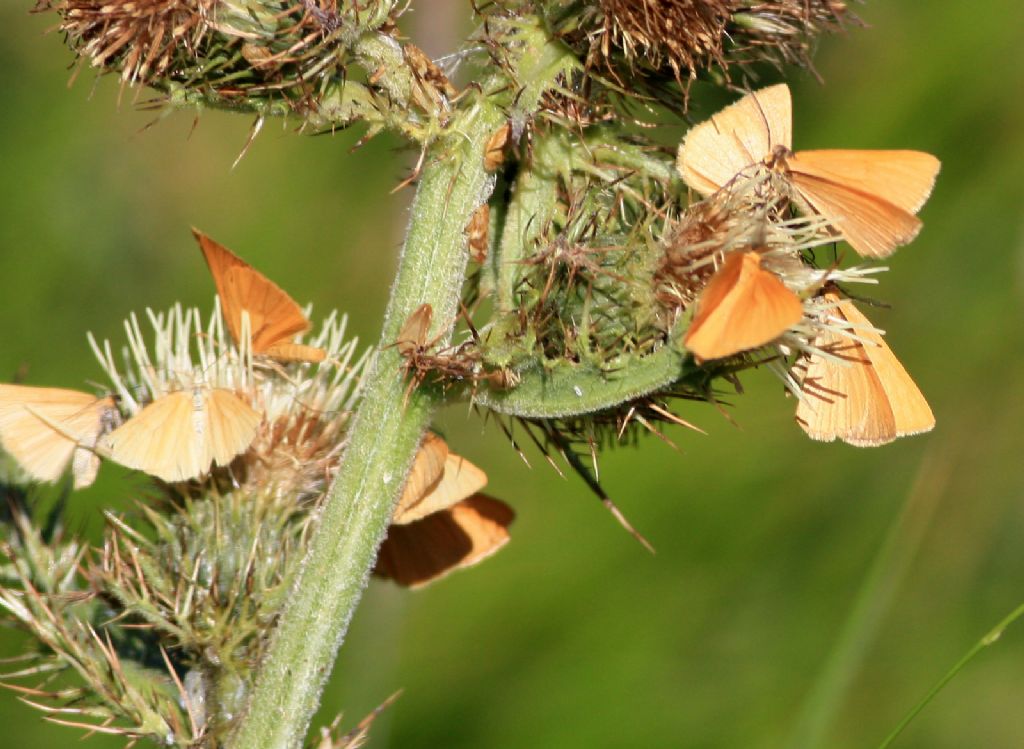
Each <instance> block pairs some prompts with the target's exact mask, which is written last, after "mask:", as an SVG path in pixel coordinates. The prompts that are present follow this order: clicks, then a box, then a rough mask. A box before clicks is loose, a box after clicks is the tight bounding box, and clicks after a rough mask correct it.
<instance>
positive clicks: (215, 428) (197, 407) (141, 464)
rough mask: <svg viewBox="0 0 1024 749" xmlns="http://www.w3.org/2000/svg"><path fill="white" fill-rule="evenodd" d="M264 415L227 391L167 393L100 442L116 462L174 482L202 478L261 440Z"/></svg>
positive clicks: (199, 389)
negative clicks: (211, 467)
mask: <svg viewBox="0 0 1024 749" xmlns="http://www.w3.org/2000/svg"><path fill="white" fill-rule="evenodd" d="M260 420H261V417H260V415H259V414H258V413H257V412H256V411H254V410H253V409H252V407H250V406H249V405H248V404H247V403H246V402H245V401H243V400H242V399H241V398H239V397H238V396H237V395H235V394H234V393H233V392H231V391H230V390H226V389H224V388H209V387H195V388H192V389H189V390H178V391H175V392H173V393H169V394H167V395H163V396H161V397H159V398H157V399H156V400H154V401H153V402H152V403H150V404H148V405H147V406H146V407H145V408H143V409H142V410H141V411H139V412H138V413H137V414H136V415H135V416H133V417H132V418H130V419H128V421H126V422H125V423H124V424H122V425H121V426H120V427H118V428H117V429H115V430H114V431H113V432H111V433H110V434H108V435H106V436H105V437H103V438H102V439H101V440H100V443H99V447H100V449H101V450H102V451H103V453H104V454H105V455H106V456H108V457H109V458H110V459H111V460H114V461H116V462H118V463H121V464H122V465H125V466H128V467H129V468H135V469H137V470H140V471H143V472H144V473H148V474H150V475H152V476H156V477H157V478H160V479H163V480H164V481H167V482H170V483H175V482H178V481H188V480H189V479H194V478H198V477H199V476H201V475H203V474H204V473H206V472H208V471H209V470H210V465H211V463H216V464H217V465H219V466H226V465H228V464H229V463H230V462H231V461H232V460H233V459H234V458H235V456H236V455H238V454H239V453H242V452H244V451H245V449H246V448H248V447H249V445H250V444H252V441H253V440H254V439H255V438H256V432H257V430H258V428H259V425H260Z"/></svg>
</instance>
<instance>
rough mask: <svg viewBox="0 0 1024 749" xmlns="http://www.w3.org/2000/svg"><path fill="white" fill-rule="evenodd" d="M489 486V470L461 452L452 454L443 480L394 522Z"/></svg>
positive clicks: (432, 510)
mask: <svg viewBox="0 0 1024 749" xmlns="http://www.w3.org/2000/svg"><path fill="white" fill-rule="evenodd" d="M486 485H487V474H486V473H484V472H483V471H482V470H481V469H480V468H478V467H476V466H475V465H473V464H472V463H470V462H469V461H468V460H466V459H465V458H463V457H462V456H461V455H455V454H454V453H448V455H447V457H446V458H445V461H444V471H443V472H442V475H441V479H440V481H438V482H437V484H436V485H435V486H434V488H433V489H431V490H430V491H429V492H427V494H426V496H424V497H423V499H421V500H420V501H419V502H418V503H416V504H415V505H413V506H412V507H410V508H409V509H408V510H406V511H405V512H404V513H403V514H402V517H401V519H400V520H399V519H397V518H396V519H395V520H394V522H399V523H403V524H405V523H410V522H413V521H415V520H419V519H420V518H423V517H426V516H427V515H430V514H432V513H435V512H438V511H439V510H443V509H446V508H448V507H451V506H452V505H454V504H455V503H457V502H461V501H462V500H464V499H465V498H466V497H469V496H472V495H473V494H476V493H477V492H478V491H480V490H481V489H483V488H484V487H485V486H486Z"/></svg>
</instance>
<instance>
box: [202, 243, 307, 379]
mask: <svg viewBox="0 0 1024 749" xmlns="http://www.w3.org/2000/svg"><path fill="white" fill-rule="evenodd" d="M192 233H193V234H194V235H195V238H196V241H198V242H199V248H200V249H201V250H202V251H203V257H205V258H206V264H207V265H208V266H209V267H210V273H211V274H212V275H213V282H214V284H215V285H216V286H217V294H218V295H219V296H220V302H221V305H222V306H223V308H224V321H225V322H226V323H227V326H228V331H229V332H230V333H231V337H232V338H233V339H234V340H235V343H240V342H241V339H242V312H243V311H244V312H246V313H248V315H249V325H250V329H251V338H252V351H253V353H254V354H261V355H263V356H268V357H270V358H272V359H277V360H279V361H286V362H293V361H299V362H320V361H323V360H324V359H325V358H326V357H327V352H325V351H324V350H323V349H321V348H316V347H315V346H306V345H303V344H300V343H294V342H293V340H292V339H294V337H295V336H296V335H298V334H299V333H304V332H306V331H307V330H309V327H310V326H309V320H307V319H306V316H305V315H304V314H302V309H301V308H300V307H299V305H298V304H297V303H296V302H295V300H294V299H292V298H291V297H290V296H288V293H287V292H285V291H284V290H283V289H282V288H281V287H280V286H278V285H277V284H275V283H274V282H273V281H271V280H270V279H269V278H267V277H266V276H264V275H263V274H262V273H260V272H259V271H258V270H256V269H255V268H253V267H252V266H251V265H249V264H248V263H247V262H245V261H244V260H242V259H241V258H240V257H238V256H237V255H235V254H234V253H233V252H231V250H229V249H228V248H227V247H224V246H223V245H222V244H219V243H218V242H215V241H213V240H212V239H210V238H209V237H208V236H206V235H205V234H203V233H202V232H201V231H199V230H198V229H192Z"/></svg>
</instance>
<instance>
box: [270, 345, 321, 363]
mask: <svg viewBox="0 0 1024 749" xmlns="http://www.w3.org/2000/svg"><path fill="white" fill-rule="evenodd" d="M263 355H264V356H269V357H271V358H272V359H277V360H278V361H282V362H306V363H309V364H316V363H318V362H322V361H323V360H324V359H326V358H327V352H326V351H324V349H322V348H317V347H316V346H307V345H306V344H304V343H275V344H274V345H273V346H268V347H267V349H266V350H265V351H264V352H263Z"/></svg>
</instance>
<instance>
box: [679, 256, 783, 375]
mask: <svg viewBox="0 0 1024 749" xmlns="http://www.w3.org/2000/svg"><path fill="white" fill-rule="evenodd" d="M802 317H803V304H802V303H801V302H800V297H798V296H797V295H796V294H794V293H793V292H792V291H790V290H789V289H788V288H786V285H785V284H784V283H782V281H781V280H779V278H778V276H776V275H775V274H774V273H772V272H771V271H768V270H765V269H764V268H762V267H761V258H760V255H758V254H757V253H756V252H745V253H733V254H731V255H730V256H729V257H728V258H727V259H726V261H725V264H724V265H723V266H722V268H720V269H719V271H718V272H717V273H716V274H715V275H714V276H712V277H711V280H710V281H709V282H708V285H707V286H706V287H705V289H704V291H703V292H702V293H701V296H700V298H699V299H698V301H697V312H696V314H695V315H694V317H693V321H692V322H691V323H690V327H689V329H688V330H687V332H686V337H685V338H684V339H683V345H684V346H686V348H687V349H689V350H690V351H691V352H693V354H694V356H695V357H697V358H698V359H701V360H706V359H720V358H722V357H724V356H729V355H731V354H735V353H737V352H739V351H745V350H747V349H752V348H757V347H758V346H763V345H764V344H766V343H769V342H771V341H773V340H775V339H776V338H778V337H779V336H780V335H782V334H783V333H784V332H785V331H786V330H787V329H788V328H789V327H791V326H793V325H795V324H796V323H798V322H799V321H800V319H801V318H802Z"/></svg>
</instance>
